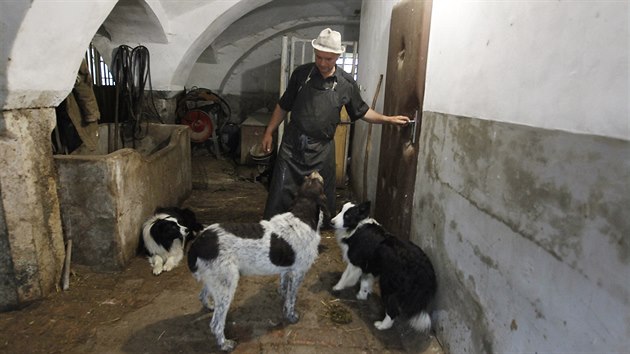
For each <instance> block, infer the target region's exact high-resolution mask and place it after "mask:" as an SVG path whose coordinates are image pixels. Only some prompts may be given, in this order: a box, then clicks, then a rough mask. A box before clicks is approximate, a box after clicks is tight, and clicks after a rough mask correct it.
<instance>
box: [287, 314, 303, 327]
mask: <svg viewBox="0 0 630 354" xmlns="http://www.w3.org/2000/svg"><path fill="white" fill-rule="evenodd" d="M286 318H287V321H289V323H291V324H293V323H298V321H299V320H300V315H298V313H297V312H293V313H290V314H288V315H286Z"/></svg>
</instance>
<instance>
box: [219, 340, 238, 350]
mask: <svg viewBox="0 0 630 354" xmlns="http://www.w3.org/2000/svg"><path fill="white" fill-rule="evenodd" d="M235 347H236V341H233V340H231V339H226V340H224V341H223V344H221V350H222V351H224V352H231V351H232V350H234V348H235Z"/></svg>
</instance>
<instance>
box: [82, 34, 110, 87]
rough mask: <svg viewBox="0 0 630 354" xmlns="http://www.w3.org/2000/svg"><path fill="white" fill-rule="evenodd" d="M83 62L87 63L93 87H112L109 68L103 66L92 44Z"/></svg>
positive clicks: (103, 63)
mask: <svg viewBox="0 0 630 354" xmlns="http://www.w3.org/2000/svg"><path fill="white" fill-rule="evenodd" d="M85 60H86V61H87V63H88V68H89V69H90V74H91V75H92V81H93V84H94V86H114V85H115V83H114V78H113V76H112V73H111V71H109V67H108V66H107V64H105V61H104V60H103V57H102V56H101V54H100V53H99V52H98V50H96V48H94V46H93V45H92V43H90V47H89V48H88V50H87V52H86V53H85Z"/></svg>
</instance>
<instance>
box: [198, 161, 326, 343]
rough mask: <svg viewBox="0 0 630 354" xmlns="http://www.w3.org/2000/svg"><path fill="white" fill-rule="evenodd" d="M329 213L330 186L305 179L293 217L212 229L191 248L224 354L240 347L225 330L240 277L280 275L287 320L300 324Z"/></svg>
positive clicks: (203, 297)
mask: <svg viewBox="0 0 630 354" xmlns="http://www.w3.org/2000/svg"><path fill="white" fill-rule="evenodd" d="M324 213H327V211H326V196H325V194H324V180H323V178H322V177H321V176H320V175H319V173H317V172H313V173H312V174H310V175H309V176H306V177H305V178H304V182H303V183H302V185H301V186H300V188H299V190H298V192H297V195H296V197H295V200H294V202H293V206H292V208H291V210H290V211H289V212H286V213H283V214H279V215H276V216H274V217H272V218H271V219H270V220H262V221H260V222H258V223H241V224H237V223H233V224H224V223H221V224H214V225H210V226H208V227H207V228H205V229H204V230H203V231H202V232H201V234H200V235H199V236H198V237H197V238H196V239H195V240H194V241H193V242H192V243H191V245H190V249H189V251H188V267H189V268H190V271H191V272H192V273H193V276H194V277H195V278H196V279H197V281H200V282H202V284H203V288H202V290H201V293H200V294H199V298H200V300H201V302H202V303H203V305H204V306H205V307H207V308H212V305H211V304H210V303H209V299H208V296H212V299H213V301H214V314H213V316H212V320H211V322H210V329H211V330H212V333H213V334H214V335H215V336H216V339H217V343H218V345H219V347H220V348H221V350H224V351H230V350H232V349H234V346H235V345H236V342H235V341H233V340H228V339H226V338H225V334H224V330H225V319H226V316H227V312H228V309H229V307H230V304H231V302H232V299H233V297H234V292H235V291H236V286H237V284H238V280H239V277H240V275H272V274H280V289H279V291H280V294H281V295H282V296H283V297H284V306H283V313H284V317H285V318H286V319H287V320H288V321H289V322H290V323H296V322H297V321H298V320H299V315H298V313H297V312H296V311H295V301H296V297H297V293H298V289H299V287H300V284H301V283H302V281H303V280H304V276H305V275H306V273H307V271H308V270H309V269H310V268H311V266H312V265H313V263H314V262H315V259H316V258H317V255H318V249H317V247H318V245H319V243H320V234H319V229H320V227H321V224H322V220H323V217H324Z"/></svg>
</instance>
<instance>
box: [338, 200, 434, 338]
mask: <svg viewBox="0 0 630 354" xmlns="http://www.w3.org/2000/svg"><path fill="white" fill-rule="evenodd" d="M369 213H370V202H369V201H368V202H364V203H362V204H360V205H355V204H352V203H346V204H344V206H343V208H342V209H341V212H339V214H337V216H335V217H334V218H333V219H332V221H331V223H332V225H333V227H334V228H335V236H336V239H337V243H338V244H339V247H340V248H341V251H342V256H343V260H344V261H345V262H346V263H347V264H348V266H347V268H346V270H345V271H344V272H343V274H342V276H341V279H340V280H339V282H338V283H337V284H336V285H335V286H334V287H333V290H335V291H339V290H342V289H345V288H347V287H351V286H354V285H355V284H356V283H357V281H359V279H361V286H360V290H359V292H358V294H357V299H359V300H365V299H367V297H368V295H369V294H370V293H371V292H372V285H373V282H374V278H375V277H378V278H379V286H380V290H381V299H382V301H383V305H384V306H385V318H384V319H383V320H382V321H376V322H374V326H375V327H376V328H377V329H379V330H384V329H389V328H391V327H392V325H393V324H394V320H395V319H396V318H397V317H398V316H399V315H400V316H401V317H402V318H408V319H409V324H410V325H411V327H412V328H414V329H415V330H417V331H421V332H425V331H427V330H429V329H430V328H431V317H430V316H429V314H428V313H427V312H426V311H427V306H428V304H429V302H430V301H431V300H432V299H433V297H434V295H435V292H436V289H437V282H436V278H435V272H434V270H433V265H432V264H431V261H430V260H429V258H428V257H427V255H426V254H425V253H424V252H423V251H422V249H420V247H418V246H416V245H415V244H413V243H411V242H409V241H404V240H400V239H398V238H397V237H395V236H393V235H392V234H390V233H388V232H387V231H386V230H385V229H384V228H383V226H381V225H380V224H379V223H378V222H376V220H374V219H372V218H370V217H369Z"/></svg>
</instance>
